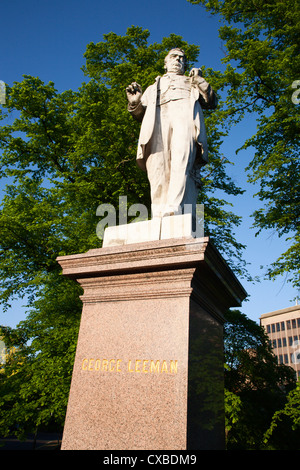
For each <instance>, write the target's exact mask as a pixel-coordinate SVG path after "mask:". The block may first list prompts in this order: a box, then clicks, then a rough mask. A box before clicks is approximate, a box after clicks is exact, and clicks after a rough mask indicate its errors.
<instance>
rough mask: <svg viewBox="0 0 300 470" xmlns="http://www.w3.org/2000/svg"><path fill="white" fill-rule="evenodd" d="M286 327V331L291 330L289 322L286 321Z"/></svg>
mask: <svg viewBox="0 0 300 470" xmlns="http://www.w3.org/2000/svg"><path fill="white" fill-rule="evenodd" d="M286 327H287V329H288V330H290V329H291V320H287V321H286Z"/></svg>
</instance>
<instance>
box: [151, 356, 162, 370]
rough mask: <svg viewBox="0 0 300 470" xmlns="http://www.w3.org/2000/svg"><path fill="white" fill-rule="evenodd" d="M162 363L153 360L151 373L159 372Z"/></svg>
mask: <svg viewBox="0 0 300 470" xmlns="http://www.w3.org/2000/svg"><path fill="white" fill-rule="evenodd" d="M159 366H160V361H156V362H154V361H153V360H152V359H151V361H150V372H151V373H152V372H156V373H158V372H159Z"/></svg>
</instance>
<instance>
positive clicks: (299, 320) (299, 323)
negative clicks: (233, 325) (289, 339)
mask: <svg viewBox="0 0 300 470" xmlns="http://www.w3.org/2000/svg"><path fill="white" fill-rule="evenodd" d="M297 325H298V328H300V318H297Z"/></svg>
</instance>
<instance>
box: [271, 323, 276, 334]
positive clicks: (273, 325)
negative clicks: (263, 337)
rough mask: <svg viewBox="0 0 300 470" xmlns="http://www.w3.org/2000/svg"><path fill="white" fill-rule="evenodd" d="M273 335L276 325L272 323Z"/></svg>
mask: <svg viewBox="0 0 300 470" xmlns="http://www.w3.org/2000/svg"><path fill="white" fill-rule="evenodd" d="M272 333H275V323H272Z"/></svg>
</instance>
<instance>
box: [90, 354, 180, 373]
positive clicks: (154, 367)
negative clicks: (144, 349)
mask: <svg viewBox="0 0 300 470" xmlns="http://www.w3.org/2000/svg"><path fill="white" fill-rule="evenodd" d="M121 362H122V359H94V358H89V359H87V358H84V359H83V360H82V363H81V369H82V370H85V371H93V372H122V368H121ZM127 372H130V373H132V372H133V373H136V374H140V373H142V374H162V373H165V374H173V375H175V374H177V373H178V361H177V360H170V361H166V360H160V359H159V360H153V359H135V360H132V359H130V360H128V362H127Z"/></svg>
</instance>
